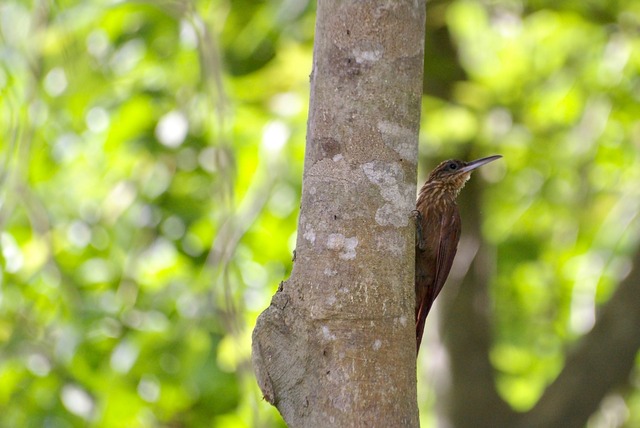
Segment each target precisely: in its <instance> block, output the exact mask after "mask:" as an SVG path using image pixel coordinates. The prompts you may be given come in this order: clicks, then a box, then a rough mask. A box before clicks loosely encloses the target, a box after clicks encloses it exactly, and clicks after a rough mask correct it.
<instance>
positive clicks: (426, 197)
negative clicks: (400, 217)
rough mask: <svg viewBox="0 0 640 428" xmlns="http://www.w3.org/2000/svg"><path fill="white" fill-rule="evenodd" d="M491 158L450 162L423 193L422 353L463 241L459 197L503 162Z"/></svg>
mask: <svg viewBox="0 0 640 428" xmlns="http://www.w3.org/2000/svg"><path fill="white" fill-rule="evenodd" d="M501 157H502V156H500V155H496V156H490V157H487V158H482V159H478V160H475V161H473V162H463V161H459V160H447V161H444V162H442V163H441V164H440V165H438V166H437V167H436V168H435V169H434V170H433V171H432V172H431V174H429V178H428V179H427V181H426V183H425V184H424V185H423V186H422V188H421V189H420V192H419V194H418V201H417V202H416V211H417V212H418V213H419V214H418V216H417V219H416V225H417V239H416V273H415V275H416V277H415V288H416V345H417V349H420V342H421V341H422V333H423V331H424V325H425V321H426V319H427V315H428V314H429V310H430V309H431V306H432V305H433V301H434V300H435V299H436V297H438V294H439V293H440V291H441V290H442V287H443V286H444V283H445V281H446V280H447V276H449V271H450V270H451V265H452V264H453V259H454V258H455V255H456V250H457V248H458V241H459V240H460V230H461V225H460V214H459V212H458V206H457V204H456V197H457V196H458V193H460V190H462V188H463V187H464V185H465V183H466V182H467V180H468V179H469V176H470V175H471V172H472V171H473V170H474V169H476V168H478V167H479V166H482V165H484V164H486V163H489V162H491V161H494V160H496V159H499V158H501Z"/></svg>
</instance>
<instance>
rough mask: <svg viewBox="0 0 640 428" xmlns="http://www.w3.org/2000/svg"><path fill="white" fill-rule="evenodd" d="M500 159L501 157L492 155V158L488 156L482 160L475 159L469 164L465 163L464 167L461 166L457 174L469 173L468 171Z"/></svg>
mask: <svg viewBox="0 0 640 428" xmlns="http://www.w3.org/2000/svg"><path fill="white" fill-rule="evenodd" d="M501 157H502V155H493V156H489V157H486V158H482V159H476V160H474V161H471V162H467V164H466V165H465V166H463V167H462V168H460V170H459V172H469V171H473V170H474V169H476V168H478V167H480V166H482V165H484V164H487V163H489V162H493V161H494V160H496V159H500V158H501Z"/></svg>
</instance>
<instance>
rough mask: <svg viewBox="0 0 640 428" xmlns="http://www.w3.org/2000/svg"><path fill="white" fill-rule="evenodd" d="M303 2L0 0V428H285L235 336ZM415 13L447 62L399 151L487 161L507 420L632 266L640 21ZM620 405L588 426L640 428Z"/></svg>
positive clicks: (274, 267)
mask: <svg viewBox="0 0 640 428" xmlns="http://www.w3.org/2000/svg"><path fill="white" fill-rule="evenodd" d="M313 8H314V6H313V3H312V2H306V1H299V2H290V1H275V0H273V1H271V0H265V1H260V2H254V1H235V0H234V1H233V2H225V1H223V0H220V1H214V2H206V1H203V0H176V1H169V0H165V1H160V2H144V1H140V2H134V1H130V2H127V1H125V2H104V1H100V0H94V1H87V2H70V1H62V2H61V1H58V2H48V1H41V2H36V3H35V4H31V3H29V2H23V1H18V0H15V1H4V2H2V4H0V40H1V42H0V100H1V101H2V102H1V103H0V230H1V232H0V249H1V257H0V265H1V267H2V272H1V274H0V409H2V411H0V425H2V426H44V425H54V426H63V427H64V426H69V427H73V426H105V427H112V426H113V427H120V426H127V427H135V426H145V427H146V426H220V427H237V426H246V427H250V426H251V427H253V426H281V425H282V422H281V420H280V419H279V416H277V413H276V412H275V410H274V409H273V408H271V407H270V406H269V405H267V404H266V403H265V402H264V401H262V400H261V396H260V393H259V391H258V389H257V386H256V385H255V381H254V379H253V375H252V370H251V366H250V362H249V354H250V333H251V329H252V326H253V324H254V322H255V319H256V317H257V315H258V314H259V313H260V311H261V310H262V309H264V308H265V307H266V306H267V305H268V303H269V300H270V298H271V295H272V294H273V292H274V291H275V289H276V287H277V284H278V283H279V281H281V280H282V279H284V278H286V277H287V276H288V273H289V271H290V269H291V252H292V250H293V248H294V243H295V233H296V220H297V212H298V211H297V207H298V204H299V200H300V183H301V176H302V164H303V158H304V138H305V130H306V114H307V97H308V75H309V73H310V71H311V54H312V36H313V29H314V18H315V17H314V10H313ZM430 17H434V20H435V21H437V22H436V25H441V26H442V27H443V28H446V29H447V30H448V32H449V34H450V35H451V49H453V46H455V48H456V49H457V55H458V56H457V61H458V62H457V63H456V64H453V65H451V64H450V62H451V61H455V60H456V57H455V55H453V54H455V51H451V50H449V51H447V52H443V50H445V49H444V48H443V46H444V44H443V45H442V46H439V47H437V48H436V49H431V50H428V52H430V54H431V53H432V52H433V53H432V54H433V55H441V56H442V58H440V57H436V58H434V59H433V61H432V62H430V60H429V59H427V65H428V67H427V70H430V68H429V66H431V67H433V70H434V71H435V72H437V74H438V79H444V80H442V81H441V80H438V82H437V83H438V84H441V85H443V86H444V88H443V89H442V90H438V89H437V88H435V89H433V84H432V85H431V86H430V85H427V87H428V88H431V89H433V92H429V94H427V95H426V96H425V99H424V103H423V113H424V115H423V117H424V119H423V127H422V134H421V143H422V146H421V151H422V153H424V154H425V156H426V157H428V158H430V159H434V161H433V162H431V163H435V160H436V159H437V160H439V159H441V158H446V157H450V156H454V155H455V156H460V155H461V153H468V152H469V151H471V152H473V154H474V155H478V156H480V155H486V154H492V153H501V154H503V155H504V162H502V163H501V165H503V167H502V168H503V169H502V170H501V169H500V167H495V168H491V169H488V170H487V171H486V172H485V173H484V174H485V176H484V179H486V180H489V181H490V182H491V183H492V184H491V186H487V190H486V192H485V205H484V207H483V213H484V214H485V218H484V231H485V234H486V236H487V239H489V240H490V242H491V243H492V244H494V245H495V246H496V248H497V255H498V259H499V264H498V269H497V275H496V279H495V282H494V284H493V301H494V303H493V305H494V306H493V313H494V314H495V331H494V335H495V340H496V342H495V346H494V348H493V349H492V353H491V358H492V361H493V363H494V365H495V367H496V368H497V370H498V371H499V379H498V386H499V389H500V391H501V393H502V394H503V397H504V398H505V399H506V400H507V401H508V402H509V403H510V404H511V405H512V406H514V407H515V408H517V409H527V408H528V407H530V406H531V405H532V404H533V403H535V401H536V399H537V398H538V397H539V394H540V393H541V392H542V390H543V389H544V387H545V385H546V384H547V383H548V382H549V381H551V380H552V379H553V377H554V376H555V374H557V373H558V371H559V370H560V369H561V367H562V364H563V355H564V354H563V352H564V350H565V349H566V348H567V347H568V346H570V344H571V343H572V342H573V341H575V340H576V339H577V338H578V337H579V336H580V335H581V334H583V333H584V332H585V331H588V329H589V328H590V327H591V324H592V322H593V317H594V315H595V311H596V310H597V306H598V305H599V304H601V303H603V302H605V301H606V300H607V298H608V297H609V296H610V294H611V293H612V290H613V288H614V287H615V285H616V284H617V283H618V282H619V281H620V279H621V278H623V277H624V276H625V275H626V274H627V273H628V271H629V268H630V262H629V255H630V254H631V253H632V252H633V251H635V250H636V246H637V240H638V224H637V219H636V213H637V211H638V201H639V200H640V195H639V191H638V186H637V183H638V181H639V180H640V176H639V175H640V168H638V165H639V162H638V147H639V146H640V132H639V129H640V128H639V125H638V119H637V118H638V117H640V102H639V99H638V87H639V86H638V85H639V81H638V75H640V37H638V34H639V33H638V28H640V7H639V6H638V4H637V2H633V1H631V0H626V1H624V0H623V1H617V2H562V3H557V2H548V1H545V0H540V1H535V2H529V3H520V2H517V1H507V0H505V1H494V2H480V1H475V0H455V1H452V2H446V3H444V4H442V5H439V6H438V7H436V8H435V9H434V13H433V14H430V15H429V18H430ZM429 18H428V19H429ZM440 31H441V28H437V29H432V32H430V33H429V34H428V36H427V39H428V40H430V37H432V36H433V37H434V38H435V39H436V40H438V41H440V40H441V39H440V37H441V32H440ZM447 61H449V62H447ZM447 70H451V75H450V77H449V80H446V79H447ZM429 79H430V78H429V75H427V76H426V80H427V81H429ZM435 94H437V95H438V96H435ZM442 94H448V95H447V96H446V98H442ZM425 170H426V169H425ZM490 174H494V175H490ZM425 355H426V353H425ZM636 377H637V376H636ZM424 387H425V386H424V385H422V386H421V388H424ZM637 391H638V382H637V379H636V382H635V384H634V385H632V388H630V391H629V392H627V393H626V394H625V395H624V396H623V398H624V400H623V399H622V398H620V397H617V396H613V398H612V399H611V400H613V401H611V400H609V401H607V402H606V403H604V404H603V409H605V407H607V406H609V407H607V408H615V406H616V405H617V406H618V408H619V407H620V405H619V404H620V401H622V407H623V408H624V409H626V411H627V414H628V419H627V421H628V424H629V426H634V425H637V423H638V421H639V420H640V416H639V415H640V407H639V406H640V404H639V403H640V401H639V400H640V398H639V397H640V394H638V392H637ZM422 392H425V393H426V397H427V398H426V399H425V402H424V403H421V404H422V405H423V406H432V405H433V401H434V399H433V396H432V394H430V393H429V392H427V391H421V394H422ZM422 395H425V394H422ZM616 397H617V399H618V401H616ZM607 403H609V404H607ZM611 403H613V404H611ZM616 403H617V404H616ZM605 410H606V409H605ZM603 412H604V410H603ZM603 414H604V413H603ZM423 417H424V419H425V420H429V421H431V420H433V417H432V416H431V415H429V414H428V412H425V411H423ZM594 421H595V422H594V424H596V423H598V419H597V418H596V419H594Z"/></svg>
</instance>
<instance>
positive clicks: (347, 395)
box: [253, 0, 425, 427]
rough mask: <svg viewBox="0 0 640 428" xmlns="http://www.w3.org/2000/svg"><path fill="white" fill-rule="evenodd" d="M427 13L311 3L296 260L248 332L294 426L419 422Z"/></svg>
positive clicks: (269, 391)
mask: <svg viewBox="0 0 640 428" xmlns="http://www.w3.org/2000/svg"><path fill="white" fill-rule="evenodd" d="M424 23H425V5H424V3H423V2H421V1H417V2H410V1H400V2H386V1H364V2H363V1H339V0H335V1H333V0H332V1H329V0H327V1H323V0H320V1H319V2H318V12H317V23H316V38H315V45H314V63H313V72H312V75H311V100H310V112H309V121H308V132H307V147H306V154H305V169H304V177H303V194H302V205H301V209H300V217H299V222H298V238H297V244H296V262H295V265H294V268H293V271H292V274H291V277H290V279H288V280H287V281H286V282H284V283H282V284H281V287H280V288H279V290H278V292H277V293H276V295H275V296H274V298H273V300H272V302H271V305H270V307H269V308H268V309H267V310H266V311H265V312H263V313H262V314H261V316H260V317H259V319H258V322H257V325H256V328H255V330H254V334H253V363H254V368H255V371H256V375H257V378H258V383H259V384H260V387H261V389H262V391H263V394H264V396H265V399H266V400H267V401H269V402H270V403H272V404H274V405H275V406H276V407H277V408H278V410H279V411H280V413H281V414H282V416H283V417H284V419H285V421H286V422H287V423H288V424H289V425H290V426H327V424H330V425H332V426H368V427H370V426H417V425H418V410H417V403H416V376H415V334H414V302H415V296H414V286H413V282H414V275H413V264H414V259H413V252H414V224H413V221H412V219H411V211H412V210H413V209H414V206H415V194H416V167H417V148H418V128H419V122H420V103H421V95H422V72H423V71H422V70H423V40H424Z"/></svg>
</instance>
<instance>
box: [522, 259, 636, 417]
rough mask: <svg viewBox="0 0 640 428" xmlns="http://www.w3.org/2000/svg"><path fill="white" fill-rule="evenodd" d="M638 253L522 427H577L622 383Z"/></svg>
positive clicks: (629, 350) (630, 361)
mask: <svg viewBox="0 0 640 428" xmlns="http://www.w3.org/2000/svg"><path fill="white" fill-rule="evenodd" d="M638 326H640V251H638V252H637V253H636V255H635V258H634V260H633V269H632V270H631V273H630V274H629V276H628V277H627V278H626V279H625V280H624V281H623V282H622V283H621V284H620V285H619V286H618V289H617V290H616V291H615V293H614V294H613V296H612V297H611V298H610V299H609V301H608V302H607V303H606V304H605V305H604V307H603V308H602V311H601V313H600V316H599V317H598V320H597V321H596V324H595V326H594V328H593V329H592V330H591V331H590V332H589V333H588V334H586V335H585V336H584V337H583V338H582V339H581V340H580V341H579V342H578V343H577V345H576V346H575V348H574V349H573V350H572V351H571V352H570V354H569V356H568V357H567V360H566V363H565V365H564V369H563V370H562V372H560V374H559V375H558V377H557V378H556V380H555V381H554V382H553V383H552V384H551V385H549V386H548V387H547V389H546V390H545V392H544V394H543V395H542V397H541V398H540V400H539V401H538V403H537V404H536V405H535V406H534V407H533V408H532V409H531V410H530V411H529V412H527V413H526V414H525V415H524V418H523V423H522V424H521V425H520V426H521V427H523V428H528V427H549V428H553V427H562V428H572V427H575V428H581V427H583V426H585V424H586V422H587V420H588V418H589V417H590V415H592V414H593V413H594V412H595V411H596V410H597V409H598V406H599V404H600V402H601V401H602V399H603V398H604V397H605V395H606V394H607V393H608V392H609V391H611V390H612V389H613V388H615V387H617V386H621V385H624V384H625V383H627V380H628V377H629V375H630V373H631V371H632V370H633V367H634V362H635V357H636V354H637V353H638V349H640V331H639V327H638Z"/></svg>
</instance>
